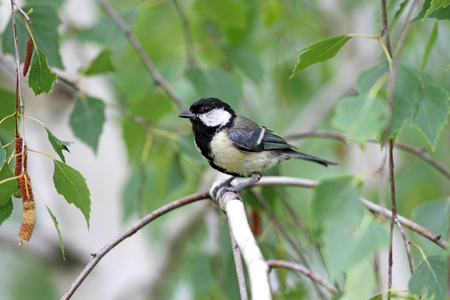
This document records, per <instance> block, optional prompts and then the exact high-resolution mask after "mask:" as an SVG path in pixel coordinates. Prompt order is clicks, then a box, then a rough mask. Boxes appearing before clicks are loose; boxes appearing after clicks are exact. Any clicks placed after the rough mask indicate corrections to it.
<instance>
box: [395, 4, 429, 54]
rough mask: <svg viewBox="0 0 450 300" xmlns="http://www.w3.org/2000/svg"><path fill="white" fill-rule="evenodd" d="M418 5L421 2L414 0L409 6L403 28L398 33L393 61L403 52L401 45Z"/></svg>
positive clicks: (403, 42)
mask: <svg viewBox="0 0 450 300" xmlns="http://www.w3.org/2000/svg"><path fill="white" fill-rule="evenodd" d="M420 4H422V0H415V1H414V2H413V4H412V5H411V9H410V10H409V12H408V15H407V16H406V21H405V22H404V23H403V27H402V29H401V31H400V37H399V38H398V43H397V49H396V50H395V55H394V57H393V59H394V60H396V61H398V60H399V59H400V53H401V52H402V50H403V45H404V44H405V41H406V37H407V36H408V32H409V28H410V27H411V24H412V22H411V20H412V18H413V17H414V15H415V14H416V11H417V9H418V8H419V6H420Z"/></svg>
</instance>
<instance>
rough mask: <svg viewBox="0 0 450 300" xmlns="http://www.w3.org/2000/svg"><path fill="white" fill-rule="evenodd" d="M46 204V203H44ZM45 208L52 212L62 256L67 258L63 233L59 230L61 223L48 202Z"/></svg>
mask: <svg viewBox="0 0 450 300" xmlns="http://www.w3.org/2000/svg"><path fill="white" fill-rule="evenodd" d="M44 204H45V203H44ZM45 208H46V209H47V211H48V213H49V214H50V217H51V218H52V221H53V225H55V228H56V231H57V232H58V236H59V245H60V246H61V252H62V256H63V259H64V260H66V254H65V252H64V242H63V239H62V235H61V231H60V230H59V223H58V221H57V220H56V217H55V215H54V214H53V213H52V211H51V210H50V208H49V207H48V206H47V204H45Z"/></svg>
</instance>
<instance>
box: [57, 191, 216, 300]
mask: <svg viewBox="0 0 450 300" xmlns="http://www.w3.org/2000/svg"><path fill="white" fill-rule="evenodd" d="M207 198H209V191H202V192H199V193H195V194H192V195H189V196H186V197H183V198H180V199H178V200H175V201H172V202H170V203H168V204H166V205H164V206H162V207H160V208H158V209H157V210H155V211H153V212H151V213H150V214H148V215H146V216H145V217H144V218H142V219H140V220H139V221H137V222H136V223H134V224H133V225H132V226H130V227H128V228H127V229H126V230H125V231H123V232H122V233H121V234H119V235H118V236H117V237H116V238H114V239H113V240H112V241H110V242H109V243H108V244H106V245H105V246H103V248H102V249H100V251H98V252H97V253H94V254H92V260H91V261H90V262H89V263H88V264H87V265H86V266H85V267H84V269H83V270H82V271H81V273H80V274H79V275H78V277H77V278H76V279H75V281H74V282H73V283H72V284H71V285H70V287H69V289H68V290H67V291H66V293H65V294H64V295H63V296H62V298H61V300H63V299H64V300H65V299H70V297H72V295H73V294H74V293H75V291H76V290H77V289H78V287H79V286H80V285H81V283H82V282H83V281H84V280H85V279H86V277H87V276H88V275H89V273H91V271H92V270H93V269H94V268H95V266H96V265H97V264H98V263H99V262H100V260H101V259H102V258H103V257H104V256H105V255H106V254H107V253H108V252H109V251H111V250H112V249H114V247H116V246H117V245H118V244H120V243H121V242H122V241H124V240H125V239H126V238H128V237H130V236H132V235H133V234H135V233H136V232H138V231H139V230H140V229H141V228H142V227H144V226H145V225H147V224H148V223H150V222H151V221H153V220H155V219H157V218H159V217H160V216H162V215H164V214H166V213H168V212H170V211H172V210H174V209H176V208H178V207H181V206H183V205H186V204H189V203H193V202H195V201H199V200H202V199H207Z"/></svg>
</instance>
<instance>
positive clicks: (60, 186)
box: [53, 160, 91, 228]
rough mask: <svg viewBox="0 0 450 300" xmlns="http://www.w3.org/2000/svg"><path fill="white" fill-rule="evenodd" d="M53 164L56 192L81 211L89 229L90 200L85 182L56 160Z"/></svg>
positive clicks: (70, 168) (64, 164)
mask: <svg viewBox="0 0 450 300" xmlns="http://www.w3.org/2000/svg"><path fill="white" fill-rule="evenodd" d="M53 163H54V166H55V170H54V173H53V182H54V183H55V188H56V190H57V191H58V193H59V194H61V195H63V196H64V198H65V199H66V200H67V202H68V203H73V204H74V205H75V206H76V207H78V208H79V209H80V210H81V212H82V213H83V215H84V218H85V219H86V223H87V226H88V228H89V214H90V212H91V198H90V192H89V188H88V186H87V184H86V180H85V179H84V177H83V175H81V173H80V172H78V171H77V170H75V169H74V168H72V167H71V166H69V165H67V164H66V163H63V162H60V161H57V160H53Z"/></svg>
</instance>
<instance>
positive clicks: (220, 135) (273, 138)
mask: <svg viewBox="0 0 450 300" xmlns="http://www.w3.org/2000/svg"><path fill="white" fill-rule="evenodd" d="M178 117H180V118H188V119H189V120H190V121H191V123H192V130H193V132H194V141H195V145H196V148H197V150H198V151H199V152H200V154H201V155H202V156H203V158H205V159H206V160H207V161H208V163H209V165H210V166H211V167H213V168H214V169H216V170H218V171H219V172H222V173H225V174H228V175H231V177H230V178H229V179H228V180H226V181H225V182H223V183H222V184H220V185H219V186H218V187H217V188H216V189H215V191H214V194H215V193H216V192H217V191H218V189H219V188H220V191H219V195H218V196H217V197H216V198H217V199H218V198H220V196H221V195H223V194H224V193H225V192H227V191H229V192H237V191H240V190H241V189H243V188H244V187H246V186H249V185H252V184H255V183H257V182H258V181H259V180H260V179H261V177H262V174H263V173H264V172H265V171H267V170H268V169H270V168H271V167H273V166H275V165H276V164H278V163H279V162H280V161H282V160H287V159H290V158H297V159H302V160H308V161H312V162H315V163H318V164H321V165H323V166H328V165H337V163H336V162H333V161H330V160H326V159H323V158H320V157H317V156H313V155H309V154H305V153H301V152H298V151H297V150H296V147H295V146H293V145H290V144H288V143H287V141H286V140H285V139H284V138H282V137H281V136H279V135H278V134H276V133H274V132H273V131H271V130H270V129H268V128H266V127H264V126H262V125H259V124H257V123H255V122H253V121H252V120H250V119H248V118H246V117H243V116H240V115H237V114H236V113H235V112H234V110H233V109H232V108H231V106H230V105H228V104H227V103H226V102H223V101H221V100H220V99H218V98H212V97H208V98H207V97H204V98H201V99H200V100H198V101H196V102H195V103H193V104H192V105H191V107H190V108H189V110H186V111H183V112H181V113H179V114H178ZM236 177H251V179H249V180H248V181H245V182H243V183H241V184H240V185H237V186H231V181H232V180H234V179H235V178H236ZM222 188H223V189H222Z"/></svg>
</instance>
